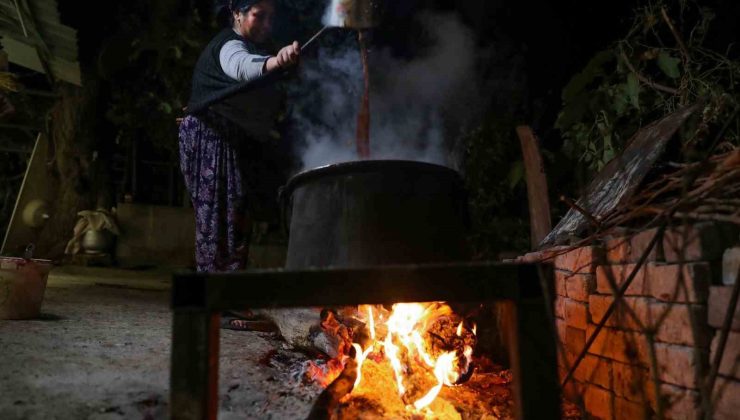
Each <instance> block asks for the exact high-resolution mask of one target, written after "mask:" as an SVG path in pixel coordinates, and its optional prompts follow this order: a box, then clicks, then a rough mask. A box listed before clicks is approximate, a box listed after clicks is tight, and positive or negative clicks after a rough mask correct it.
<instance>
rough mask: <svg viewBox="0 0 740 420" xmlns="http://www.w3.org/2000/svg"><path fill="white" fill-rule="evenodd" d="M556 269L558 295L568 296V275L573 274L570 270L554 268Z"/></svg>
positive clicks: (556, 292) (556, 290)
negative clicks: (566, 284) (566, 285)
mask: <svg viewBox="0 0 740 420" xmlns="http://www.w3.org/2000/svg"><path fill="white" fill-rule="evenodd" d="M554 271H555V294H556V295H558V296H568V292H567V290H566V288H565V283H566V281H567V278H568V276H570V275H571V272H570V271H563V270H554Z"/></svg>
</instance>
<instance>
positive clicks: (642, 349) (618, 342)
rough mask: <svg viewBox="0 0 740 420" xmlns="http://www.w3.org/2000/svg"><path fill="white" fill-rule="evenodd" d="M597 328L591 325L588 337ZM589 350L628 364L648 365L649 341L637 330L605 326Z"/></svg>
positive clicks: (587, 332) (587, 333)
mask: <svg viewBox="0 0 740 420" xmlns="http://www.w3.org/2000/svg"><path fill="white" fill-rule="evenodd" d="M594 330H595V326H594V325H589V328H588V329H587V330H586V337H587V338H588V337H591V335H592V334H593V332H594ZM589 352H591V353H593V354H595V355H598V356H602V357H606V358H608V359H612V360H617V361H620V362H624V363H628V364H640V365H647V363H648V362H647V361H648V357H647V355H648V352H647V341H646V338H645V336H644V335H642V334H640V333H637V332H630V331H620V330H615V329H613V328H606V327H605V328H603V329H602V330H601V332H600V333H599V335H598V336H597V337H596V339H595V340H594V343H593V344H592V345H591V348H590V349H589Z"/></svg>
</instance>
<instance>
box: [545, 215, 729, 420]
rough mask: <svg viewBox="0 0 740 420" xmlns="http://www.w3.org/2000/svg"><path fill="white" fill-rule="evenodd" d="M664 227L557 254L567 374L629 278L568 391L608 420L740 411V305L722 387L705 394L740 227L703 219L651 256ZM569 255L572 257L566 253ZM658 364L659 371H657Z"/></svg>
mask: <svg viewBox="0 0 740 420" xmlns="http://www.w3.org/2000/svg"><path fill="white" fill-rule="evenodd" d="M655 233H656V231H655V230H648V231H644V232H641V233H639V234H636V235H633V236H630V237H621V238H612V239H608V240H606V241H604V244H603V245H600V246H589V247H582V248H577V249H573V250H570V251H568V252H564V251H561V252H557V251H556V252H555V254H556V256H555V257H554V258H553V259H552V261H553V263H554V266H555V290H556V293H557V296H556V299H555V316H556V326H557V332H558V336H559V339H560V355H559V370H560V372H561V377H562V376H564V375H565V374H566V372H567V371H568V369H569V368H570V367H571V366H572V365H573V362H574V361H575V359H576V357H577V356H578V354H579V353H581V351H582V349H583V348H584V346H585V343H586V340H587V339H588V337H590V336H591V335H592V334H593V333H594V330H595V328H596V325H597V324H598V323H599V321H601V319H602V318H603V317H604V316H605V314H606V312H607V310H608V308H609V306H610V305H611V304H612V302H613V301H614V297H613V296H614V293H615V289H616V288H620V287H621V286H622V285H624V284H625V282H626V281H627V279H628V278H629V277H630V276H631V275H632V274H633V272H634V276H633V277H634V279H633V280H632V283H631V284H630V286H629V287H628V288H627V289H626V293H625V299H624V300H623V303H621V304H619V305H618V306H617V309H616V311H615V312H614V313H613V314H612V315H611V317H610V318H609V319H608V321H607V322H606V324H605V327H604V328H603V329H602V331H601V333H600V334H599V335H598V338H597V339H596V341H595V342H594V343H593V345H592V346H591V347H590V349H589V351H588V353H587V355H586V356H585V358H584V359H583V360H582V362H581V363H580V365H579V367H578V369H577V370H576V371H575V373H574V375H573V379H572V380H571V381H570V382H569V384H568V386H567V387H566V389H565V390H564V393H565V395H566V397H567V398H569V399H570V400H572V401H574V402H576V403H579V404H581V405H582V406H583V407H584V408H585V410H586V411H587V412H588V413H589V414H590V415H592V416H595V417H599V418H602V419H609V420H611V419H640V418H652V417H654V416H655V415H656V413H658V412H659V411H662V412H663V414H664V415H665V417H666V418H672V419H698V418H700V417H701V416H702V413H703V411H702V410H704V407H707V406H709V405H712V404H713V407H714V408H713V410H714V418H716V419H724V418H727V419H729V418H737V417H736V416H737V413H740V310H739V311H737V312H736V313H735V314H734V320H733V325H732V332H731V333H730V334H729V337H728V340H727V345H726V347H725V351H724V357H723V359H722V364H721V365H720V370H719V378H718V380H717V385H716V389H715V392H713V393H712V394H711V398H714V400H712V399H711V398H710V397H709V395H710V394H709V393H708V392H704V390H705V387H706V378H707V376H708V371H709V364H710V359H711V358H713V356H714V354H715V353H716V351H717V347H718V344H719V334H718V332H717V331H718V329H719V328H720V327H721V325H722V322H723V321H724V318H725V313H726V312H727V306H728V304H729V300H730V294H731V291H732V286H731V285H723V284H721V283H722V279H723V278H726V277H727V275H726V274H723V273H722V267H723V264H722V259H723V256H724V257H725V263H724V266H732V261H727V255H728V254H732V252H730V251H728V249H729V250H732V249H734V248H733V247H734V246H736V245H737V244H738V231H737V230H736V229H734V228H732V227H728V226H726V225H722V226H720V225H716V224H699V225H695V226H690V227H687V228H676V229H672V230H669V231H667V232H666V233H665V235H664V238H663V240H662V241H659V243H658V246H656V247H655V249H654V250H653V251H652V252H650V254H649V255H648V257H647V260H646V262H645V264H644V265H643V266H641V267H640V268H639V269H638V268H637V262H638V260H640V258H641V257H642V256H643V254H644V252H645V250H646V248H647V247H648V245H649V243H650V241H651V239H652V238H653V236H654V235H655ZM563 252H564V253H563ZM653 366H657V369H655V368H653Z"/></svg>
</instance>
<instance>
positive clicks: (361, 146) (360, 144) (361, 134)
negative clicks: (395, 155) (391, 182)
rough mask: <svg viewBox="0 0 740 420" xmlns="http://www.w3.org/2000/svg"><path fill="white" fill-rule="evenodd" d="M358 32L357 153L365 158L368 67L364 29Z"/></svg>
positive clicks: (368, 102) (368, 121) (367, 135)
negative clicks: (360, 76)
mask: <svg viewBox="0 0 740 420" xmlns="http://www.w3.org/2000/svg"><path fill="white" fill-rule="evenodd" d="M358 33H359V35H358V37H359V42H360V56H361V57H362V74H363V77H364V93H363V95H362V102H360V110H359V112H358V113H357V155H358V156H359V157H360V159H367V158H369V157H370V70H369V68H368V57H367V42H366V35H365V32H364V31H359V32H358Z"/></svg>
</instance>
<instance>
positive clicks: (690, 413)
mask: <svg viewBox="0 0 740 420" xmlns="http://www.w3.org/2000/svg"><path fill="white" fill-rule="evenodd" d="M660 394H661V397H662V399H663V401H664V405H663V406H664V409H665V411H664V413H665V418H667V419H682V420H699V419H700V418H701V415H700V414H701V409H700V407H701V405H700V404H701V401H700V397H699V393H698V392H697V391H694V390H689V389H684V388H681V387H677V386H675V385H669V384H663V385H661V386H660ZM653 408H655V406H653Z"/></svg>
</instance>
